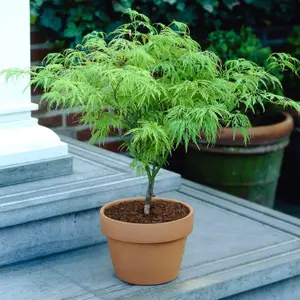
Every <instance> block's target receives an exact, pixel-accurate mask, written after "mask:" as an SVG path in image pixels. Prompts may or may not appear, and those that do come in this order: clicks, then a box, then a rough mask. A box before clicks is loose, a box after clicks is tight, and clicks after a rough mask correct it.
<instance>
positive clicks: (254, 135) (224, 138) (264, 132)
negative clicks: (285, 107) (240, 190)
mask: <svg viewBox="0 0 300 300" xmlns="http://www.w3.org/2000/svg"><path fill="white" fill-rule="evenodd" d="M282 115H283V116H284V117H285V119H284V120H283V121H281V122H279V123H274V124H270V125H264V126H254V127H251V128H248V129H247V132H248V133H249V137H250V141H249V142H248V143H247V144H246V145H245V143H244V137H243V135H242V133H241V132H240V130H239V129H237V130H236V133H235V138H234V139H233V128H232V127H223V128H221V129H220V131H219V133H218V136H217V140H216V143H215V145H216V146H218V145H223V146H244V147H245V146H249V147H251V146H257V145H268V144H272V143H276V142H280V141H282V140H285V139H288V137H289V135H290V134H291V132H292V130H293V128H294V121H293V118H292V116H291V115H290V114H289V113H287V112H283V113H282ZM198 143H199V145H207V142H206V141H205V139H202V140H199V141H198ZM195 147H196V146H195Z"/></svg>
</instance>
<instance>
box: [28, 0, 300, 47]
mask: <svg viewBox="0 0 300 300" xmlns="http://www.w3.org/2000/svg"><path fill="white" fill-rule="evenodd" d="M126 8H133V9H136V10H138V11H141V12H143V13H145V14H147V15H149V16H150V17H151V19H152V20H153V21H154V22H163V23H166V22H172V21H173V20H174V19H176V20H178V21H181V22H184V23H186V24H188V25H189V26H190V27H191V28H192V29H193V33H194V36H195V37H197V39H198V40H199V39H200V38H201V39H205V38H206V37H207V34H208V33H209V32H211V31H214V30H216V29H220V28H222V29H226V30H228V28H230V29H232V28H234V29H235V30H238V29H239V28H240V27H241V26H242V25H245V26H251V27H266V26H272V25H274V24H277V25H279V26H281V25H284V26H287V25H288V24H294V23H295V22H297V20H298V15H297V1H282V0H264V1H262V0H189V1H186V0H114V1H108V0H102V1H96V0H31V22H32V24H35V26H37V27H38V28H40V29H41V30H43V31H46V32H47V33H48V37H49V38H51V39H52V40H54V41H55V40H59V41H60V42H64V43H65V45H67V46H69V45H74V43H79V42H80V40H81V38H82V36H83V35H85V34H86V33H88V32H91V31H93V30H97V31H105V32H110V31H111V30H113V29H114V28H116V27H117V26H118V25H120V21H119V20H120V16H121V13H122V12H123V11H124V10H125V9H126Z"/></svg>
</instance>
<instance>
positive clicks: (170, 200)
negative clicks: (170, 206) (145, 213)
mask: <svg viewBox="0 0 300 300" xmlns="http://www.w3.org/2000/svg"><path fill="white" fill-rule="evenodd" d="M143 199H145V197H132V198H122V199H118V200H114V201H110V202H108V203H106V204H104V205H103V206H102V207H101V208H100V215H101V216H102V217H103V218H104V219H108V220H110V221H114V222H116V223H119V224H132V225H133V226H154V225H158V224H172V223H176V222H178V221H181V220H185V219H188V218H190V217H191V215H193V214H194V209H193V207H192V206H191V205H189V204H188V203H185V202H183V201H180V200H176V199H169V198H164V197H153V198H152V201H157V200H164V201H168V202H177V203H181V204H183V205H184V206H186V207H187V208H188V209H189V211H190V212H189V214H188V215H187V216H185V217H183V218H181V219H177V220H174V221H170V222H161V223H148V224H144V223H133V222H125V221H119V220H115V219H112V218H110V217H108V216H106V215H105V214H104V211H105V209H106V208H108V207H110V206H113V205H116V204H119V203H121V202H129V201H141V200H143Z"/></svg>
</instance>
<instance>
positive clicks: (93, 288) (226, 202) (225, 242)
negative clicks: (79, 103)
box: [0, 181, 300, 300]
mask: <svg viewBox="0 0 300 300" xmlns="http://www.w3.org/2000/svg"><path fill="white" fill-rule="evenodd" d="M163 196H166V197H170V198H177V199H180V200H183V201H185V202H187V203H190V204H191V205H192V206H193V207H194V209H195V227H194V231H193V233H192V234H191V235H190V237H189V239H188V242H187V246H186V251H185V257H184V260H183V263H182V269H181V273H180V275H179V277H178V278H177V279H176V280H175V281H174V282H172V283H168V284H165V285H161V286H153V287H145V286H133V285H128V284H126V283H124V282H121V281H120V280H118V279H117V278H116V277H115V276H114V272H113V269H112V265H111V262H110V258H109V253H108V249H107V245H106V243H102V244H99V245H96V246H91V247H86V248H82V249H79V250H74V251H69V252H64V253H60V254H56V255H51V256H46V257H43V258H40V259H36V260H33V261H27V262H24V263H19V264H14V265H9V266H6V267H2V268H0V299H1V300H42V299H43V300H63V299H73V300H75V299H76V300H91V299H93V300H96V299H102V300H108V299H152V300H153V299H159V300H161V299H201V300H206V299H207V300H213V299H222V298H225V297H229V298H228V299H235V300H240V299H242V300H244V299H245V300H246V299H267V300H268V299H273V300H274V299H278V300H281V299H288V300H298V299H300V250H299V249H300V239H299V237H300V220H298V219H293V218H291V217H288V216H286V215H283V214H281V213H278V212H275V211H272V210H269V209H266V208H263V207H261V206H258V205H254V204H251V203H248V202H246V201H243V200H240V199H237V198H233V197H231V196H228V195H226V194H223V193H220V192H217V191H214V190H212V189H209V188H206V187H203V186H200V185H198V184H193V183H190V182H187V181H184V184H183V186H182V188H181V190H180V191H178V192H176V191H175V192H169V193H166V194H163ZM254 295H255V296H254Z"/></svg>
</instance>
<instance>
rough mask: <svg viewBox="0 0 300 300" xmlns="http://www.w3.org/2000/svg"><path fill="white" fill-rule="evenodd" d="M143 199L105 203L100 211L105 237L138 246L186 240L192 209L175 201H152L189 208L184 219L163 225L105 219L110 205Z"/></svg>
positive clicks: (190, 227)
mask: <svg viewBox="0 0 300 300" xmlns="http://www.w3.org/2000/svg"><path fill="white" fill-rule="evenodd" d="M144 199H145V197H131V198H123V199H119V200H115V201H113V202H110V203H107V204H106V205H104V206H102V207H101V209H100V224H101V231H102V233H103V234H104V235H105V236H106V237H107V238H111V239H114V240H118V241H122V242H126V243H138V244H158V243H165V242H171V241H175V240H178V239H181V238H186V237H187V236H188V235H189V234H190V233H191V232H192V230H193V223H194V209H193V208H192V206H190V205H189V204H187V203H184V202H182V201H179V200H176V199H168V198H163V197H155V198H154V199H153V200H154V201H155V200H159V199H161V200H165V201H170V202H177V203H182V204H183V205H185V206H186V207H188V208H189V210H190V212H189V214H188V215H187V216H185V217H184V218H181V219H178V220H174V221H170V222H163V223H151V224H143V223H130V222H124V221H118V220H114V219H112V218H109V217H107V216H106V215H105V214H104V211H105V209H106V208H107V207H109V206H111V205H116V204H118V203H120V202H124V201H140V200H144Z"/></svg>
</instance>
